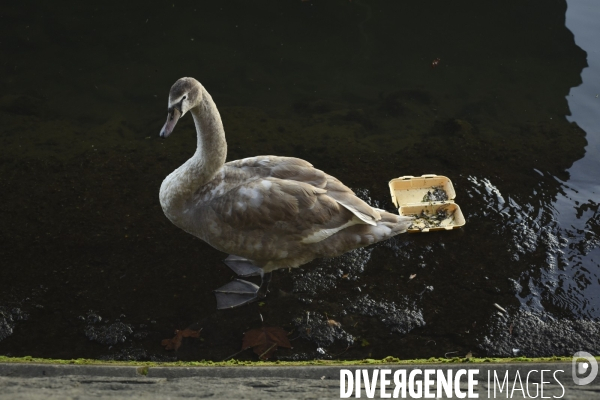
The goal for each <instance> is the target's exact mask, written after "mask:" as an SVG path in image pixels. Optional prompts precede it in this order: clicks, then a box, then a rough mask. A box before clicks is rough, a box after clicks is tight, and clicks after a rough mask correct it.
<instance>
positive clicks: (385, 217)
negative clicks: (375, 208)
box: [377, 210, 414, 236]
mask: <svg viewBox="0 0 600 400" xmlns="http://www.w3.org/2000/svg"><path fill="white" fill-rule="evenodd" d="M379 212H380V213H381V220H379V221H377V225H380V224H381V225H384V226H387V227H389V228H391V230H392V234H391V235H390V236H395V235H398V234H400V233H404V232H406V230H407V229H408V227H409V226H410V224H412V222H413V221H414V217H409V216H406V215H396V214H392V213H389V212H387V211H383V210H379Z"/></svg>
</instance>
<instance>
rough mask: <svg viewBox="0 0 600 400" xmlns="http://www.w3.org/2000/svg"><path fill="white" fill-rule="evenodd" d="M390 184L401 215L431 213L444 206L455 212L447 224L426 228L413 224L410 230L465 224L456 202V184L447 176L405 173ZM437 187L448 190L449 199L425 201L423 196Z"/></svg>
mask: <svg viewBox="0 0 600 400" xmlns="http://www.w3.org/2000/svg"><path fill="white" fill-rule="evenodd" d="M389 185H390V193H391V195H392V201H393V202H394V204H395V205H396V207H397V208H398V213H399V214H400V215H414V214H420V213H422V212H425V213H426V214H430V215H431V214H434V213H436V212H437V211H438V210H440V209H441V208H442V207H443V209H444V210H446V211H448V212H450V213H453V216H454V218H453V219H452V220H451V221H449V222H448V223H446V224H443V225H440V226H434V227H426V228H418V227H414V226H413V227H411V228H409V229H408V232H431V231H450V230H452V229H456V228H460V227H461V226H463V225H464V224H465V217H464V216H463V213H462V211H461V210H460V207H459V206H458V204H456V203H455V202H454V198H455V197H456V192H455V191H454V186H452V181H451V180H450V179H448V178H447V177H445V176H441V175H435V174H426V175H421V176H418V177H415V176H411V175H405V176H401V177H399V178H395V179H392V180H391V181H390V184H389ZM436 187H441V188H442V189H443V190H444V191H445V192H446V194H447V196H448V200H444V201H425V202H424V201H423V198H424V197H425V196H426V195H427V192H429V191H431V190H433V189H435V188H436Z"/></svg>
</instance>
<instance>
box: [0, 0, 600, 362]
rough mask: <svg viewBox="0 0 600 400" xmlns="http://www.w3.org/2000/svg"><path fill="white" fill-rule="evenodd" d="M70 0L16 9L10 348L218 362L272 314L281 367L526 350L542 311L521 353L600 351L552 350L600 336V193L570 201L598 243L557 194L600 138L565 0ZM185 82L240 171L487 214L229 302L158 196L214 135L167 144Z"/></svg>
mask: <svg viewBox="0 0 600 400" xmlns="http://www.w3.org/2000/svg"><path fill="white" fill-rule="evenodd" d="M69 3H70V5H66V3H61V6H60V9H56V5H54V4H50V3H48V4H40V3H39V2H29V1H22V2H17V3H9V4H3V5H2V6H0V37H2V48H1V50H0V52H1V53H0V54H1V57H0V59H2V60H3V61H2V62H0V76H2V79H1V80H0V93H2V95H1V96H0V127H1V128H0V131H1V132H2V134H1V136H0V201H1V203H2V208H1V210H0V215H1V217H0V259H1V260H2V266H1V267H0V354H3V355H11V356H24V355H31V356H43V357H55V358H77V357H89V358H106V359H139V360H146V359H152V360H175V359H178V360H198V359H210V360H222V359H224V358H226V357H228V356H230V355H232V354H234V353H236V352H238V351H239V350H240V348H241V343H242V337H243V333H244V332H246V331H247V330H248V329H251V328H256V327H259V326H261V322H260V321H261V317H260V316H261V315H262V318H263V319H264V321H265V325H268V326H278V327H283V328H284V329H285V330H286V331H288V332H290V335H289V337H290V339H292V342H291V343H292V346H293V348H292V349H279V350H278V351H277V352H276V353H275V357H277V358H279V359H289V360H303V359H313V358H342V359H359V358H366V357H373V358H382V357H385V356H388V355H391V356H395V357H400V358H426V357H432V356H436V357H441V356H444V355H445V354H447V353H449V352H456V353H450V354H451V355H457V356H464V355H466V354H467V353H468V352H470V351H471V352H473V353H474V354H475V355H479V356H484V355H507V354H506V352H507V351H509V350H507V349H511V348H513V347H514V346H513V345H514V344H515V343H517V344H518V343H519V340H520V339H519V337H521V338H524V337H527V335H528V332H527V329H535V330H536V332H546V331H544V329H546V328H539V327H540V326H541V325H543V324H545V325H543V326H544V327H548V328H547V329H548V332H549V333H548V334H547V335H546V336H544V335H545V334H542V335H541V338H540V339H539V342H540V343H539V346H538V347H535V346H529V347H527V346H526V345H522V346H521V347H522V348H523V349H529V350H527V351H528V352H527V353H526V354H525V353H521V354H519V355H552V354H556V355H563V354H571V353H572V352H573V351H579V350H586V351H590V352H595V353H598V350H599V349H597V348H595V349H594V348H583V347H582V348H579V347H578V348H572V347H573V346H575V345H577V343H574V344H572V346H571V344H569V343H570V342H566V344H564V345H563V346H562V347H560V348H557V347H555V346H553V345H552V344H551V342H553V343H555V342H556V341H557V340H558V341H560V340H562V339H560V338H563V337H566V335H567V334H568V332H570V329H571V330H572V329H573V328H572V322H568V323H567V322H565V323H564V324H563V325H564V327H565V328H564V330H563V331H561V328H560V326H561V325H560V324H558V325H557V324H555V323H554V322H552V321H555V320H557V321H572V320H579V319H585V320H586V321H588V322H589V324H591V325H590V326H588V327H587V328H586V329H588V328H589V332H590V333H589V335H588V334H587V333H586V334H585V335H584V336H585V337H586V338H588V339H589V337H591V335H593V332H595V331H594V329H596V330H597V329H598V327H597V322H594V321H597V319H598V318H600V297H599V296H598V295H597V293H598V292H599V290H598V288H599V286H600V281H598V277H597V272H595V271H597V270H598V261H597V260H598V258H596V259H595V260H596V261H594V262H590V261H589V258H583V259H582V257H583V256H585V255H587V254H590V253H592V252H597V251H598V248H599V246H600V239H599V237H600V231H599V228H598V227H599V222H598V221H599V220H598V201H597V199H596V201H593V200H590V202H589V203H587V204H575V203H573V204H572V205H573V207H579V209H580V210H581V213H580V214H578V215H579V216H578V217H577V218H579V217H581V218H587V219H589V222H588V224H587V225H589V228H587V229H585V230H584V231H581V232H579V231H577V230H576V229H572V227H571V226H561V225H560V224H559V223H558V221H557V218H556V215H555V210H554V206H553V202H554V201H555V200H556V198H557V195H558V194H560V193H562V192H563V188H564V185H566V184H567V183H566V182H568V180H569V174H568V172H567V170H568V169H569V168H570V167H571V165H572V164H573V163H574V162H575V161H576V160H578V159H580V158H582V157H583V156H584V154H585V146H586V138H585V132H584V131H583V130H581V129H580V128H579V127H578V126H577V125H576V124H574V123H570V122H568V121H567V120H566V118H565V116H566V115H569V108H568V105H567V101H566V99H565V96H567V94H568V93H569V90H570V88H572V87H574V86H577V85H579V84H580V83H581V78H580V73H581V71H582V69H583V68H584V67H585V66H586V54H585V52H584V51H583V50H581V49H580V48H579V47H577V46H576V45H575V42H574V40H573V35H572V33H571V32H570V31H569V30H568V29H567V28H566V27H565V10H566V4H565V2H564V1H541V0H540V1H529V2H522V1H508V2H502V3H497V4H492V3H489V2H479V1H468V2H462V3H461V4H456V3H451V2H447V1H432V2H425V3H424V2H416V1H415V2H398V1H391V0H390V1H383V0H380V1H366V0H363V1H352V2H349V1H332V2H319V1H300V0H294V1H291V0H290V1H275V0H273V1H263V2H256V1H247V0H246V1H242V0H239V1H228V2H195V3H189V4H188V5H184V4H179V3H175V4H173V3H172V2H170V3H152V2H133V1H129V2H103V3H98V4H96V3H86V2H69ZM436 60H438V61H437V62H434V61H436ZM182 76H193V77H195V78H197V79H198V80H199V81H200V82H202V83H203V85H204V86H205V87H206V88H207V90H208V91H209V92H210V93H211V95H212V96H213V98H214V100H215V102H216V104H217V106H218V107H219V110H220V112H221V115H222V117H223V121H224V125H225V131H226V134H227V140H228V144H229V155H228V159H229V160H233V159H237V158H242V157H248V156H253V155H263V154H276V155H282V156H294V157H300V158H304V159H306V160H307V161H309V162H311V163H312V164H314V165H315V166H316V167H317V168H319V169H322V170H324V171H326V172H328V173H330V174H331V175H334V176H336V177H337V178H339V179H340V180H341V181H343V182H344V183H345V184H347V185H348V186H350V187H352V188H353V189H355V190H356V191H357V193H359V195H360V196H361V197H362V198H364V199H365V200H367V201H369V202H370V203H371V204H372V205H374V206H378V207H380V208H385V209H388V210H390V211H392V210H393V209H394V207H393V205H392V203H391V201H390V198H389V189H388V186H387V183H388V181H389V180H390V179H392V178H395V177H398V176H402V175H415V176H418V175H421V174H425V173H436V174H439V175H444V176H448V177H450V178H451V179H452V181H453V182H454V185H455V187H456V189H457V198H456V202H457V203H458V204H459V205H460V206H461V208H462V210H463V212H464V214H465V217H466V219H467V224H466V226H465V227H464V228H462V229H459V230H455V231H452V232H435V233H428V234H404V235H401V236H399V237H396V238H395V239H393V240H390V241H388V242H386V243H382V244H379V245H376V246H373V247H370V248H367V249H363V250H359V251H354V252H351V253H349V254H347V255H345V256H342V257H339V258H337V259H332V260H315V261H313V262H311V263H310V264H307V265H306V266H303V267H302V268H300V269H298V270H294V271H287V270H280V271H277V272H275V273H274V277H273V282H272V286H271V293H270V294H269V296H268V297H267V299H266V300H265V301H264V302H260V303H255V304H251V305H249V306H247V307H243V308H241V309H236V310H231V311H216V309H215V306H216V304H215V300H214V295H213V293H212V289H214V288H217V287H219V286H221V285H223V284H224V283H226V282H227V281H228V280H230V279H231V278H232V273H231V271H230V270H228V269H227V267H226V266H225V265H224V264H223V263H222V262H221V260H222V259H224V258H225V257H226V255H225V254H221V253H219V252H217V251H216V250H214V249H212V248H211V247H209V246H208V245H207V244H205V243H203V242H201V241H200V240H198V239H196V238H194V237H192V236H190V235H188V234H186V233H185V232H183V231H180V230H179V229H177V228H176V227H175V226H173V225H171V223H170V222H169V221H168V220H167V219H166V217H165V216H164V215H163V212H162V210H161V208H160V204H159V201H158V190H159V187H160V183H161V182H162V180H163V179H164V177H165V176H166V175H167V174H169V173H170V172H171V171H172V170H173V169H175V168H176V167H178V166H179V165H181V164H182V163H183V162H184V161H185V160H186V159H187V158H188V157H190V156H191V154H192V153H193V151H194V146H195V143H196V141H195V137H194V135H193V129H194V127H193V123H192V121H191V118H189V117H188V118H185V119H183V120H182V121H181V122H180V126H178V129H177V132H175V134H174V135H173V137H171V138H169V140H167V141H161V140H160V139H159V137H158V133H159V130H160V128H161V126H162V124H163V123H164V119H165V117H166V105H167V95H168V91H169V88H170V86H171V85H172V84H173V83H174V82H175V80H176V79H177V78H179V77H182ZM412 275H415V276H414V277H412V278H411V276H412ZM548 276H550V277H551V278H552V279H548ZM549 282H550V283H549ZM552 282H554V283H552ZM549 285H550V286H551V285H555V286H552V287H551V288H549V287H550V286H549ZM564 287H568V288H569V289H568V291H565V290H562V291H561V288H564ZM494 303H496V304H499V305H501V306H502V307H503V308H504V309H505V310H507V311H506V313H502V312H500V311H499V310H498V309H497V308H495V307H494ZM498 312H500V313H501V314H503V315H504V316H501V317H499V316H498V314H497V313H498ZM530 315H533V317H529V316H530ZM528 318H529V319H528ZM523 321H525V322H523ZM528 321H529V322H528ZM531 321H534V322H531ZM548 321H551V322H552V323H550V322H548ZM590 321H591V322H590ZM588 322H586V323H588ZM557 326H558V327H557ZM586 326H587V325H586ZM187 327H190V328H191V329H200V328H201V329H202V331H201V333H200V337H199V338H185V339H183V342H182V343H183V344H182V346H181V347H180V348H179V350H177V351H176V352H169V351H165V350H164V349H163V347H161V340H162V339H166V338H170V337H173V331H174V330H175V329H184V328H187ZM515 327H516V328H515ZM513 329H514V331H513ZM519 329H521V330H520V331H519ZM584 331H585V332H588V331H586V330H584ZM517 335H521V336H517ZM561 335H562V336H561ZM586 335H587V336H586ZM544 338H547V339H548V342H547V343H545V342H544ZM557 338H558V339H557ZM586 340H587V339H586ZM582 342H585V343H588V341H585V340H584V341H582ZM590 343H592V344H589V343H588V344H585V346H588V345H589V346H591V347H593V346H597V345H596V344H594V343H595V342H593V341H591V342H590ZM256 357H257V356H256V355H255V354H254V353H252V352H251V350H248V351H245V352H242V353H240V354H239V355H237V356H236V358H242V359H256Z"/></svg>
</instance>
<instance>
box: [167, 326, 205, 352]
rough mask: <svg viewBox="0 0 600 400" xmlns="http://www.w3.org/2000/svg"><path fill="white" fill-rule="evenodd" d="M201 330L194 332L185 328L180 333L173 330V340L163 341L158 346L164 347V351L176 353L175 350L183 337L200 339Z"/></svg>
mask: <svg viewBox="0 0 600 400" xmlns="http://www.w3.org/2000/svg"><path fill="white" fill-rule="evenodd" d="M201 330H202V329H199V330H197V331H194V330H192V329H190V328H186V329H184V330H182V331H179V330H175V336H174V337H173V339H164V340H163V341H162V342H160V344H161V345H162V346H165V350H175V351H177V349H178V348H179V347H180V346H181V341H182V340H183V338H184V337H194V338H197V337H200V331H201Z"/></svg>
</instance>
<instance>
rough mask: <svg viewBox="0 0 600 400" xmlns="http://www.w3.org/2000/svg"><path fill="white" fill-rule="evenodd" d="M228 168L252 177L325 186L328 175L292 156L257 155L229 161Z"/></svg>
mask: <svg viewBox="0 0 600 400" xmlns="http://www.w3.org/2000/svg"><path fill="white" fill-rule="evenodd" d="M226 166H227V167H228V168H232V169H238V170H240V171H244V172H247V173H248V175H249V176H254V177H259V176H260V177H263V178H267V177H273V178H279V179H287V180H291V181H296V182H303V183H308V184H310V185H312V186H314V187H317V188H325V186H326V184H327V177H328V175H327V174H326V173H324V172H323V171H321V170H318V169H316V168H314V167H313V166H312V164H311V163H309V162H308V161H304V160H302V159H300V158H294V157H278V156H258V157H250V158H244V159H242V160H236V161H231V162H228V163H227V164H226Z"/></svg>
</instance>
